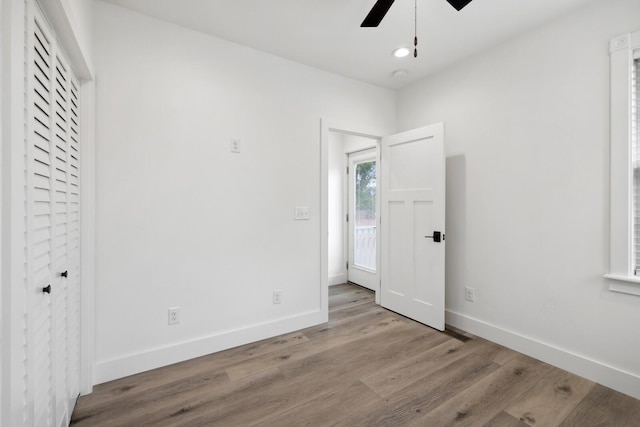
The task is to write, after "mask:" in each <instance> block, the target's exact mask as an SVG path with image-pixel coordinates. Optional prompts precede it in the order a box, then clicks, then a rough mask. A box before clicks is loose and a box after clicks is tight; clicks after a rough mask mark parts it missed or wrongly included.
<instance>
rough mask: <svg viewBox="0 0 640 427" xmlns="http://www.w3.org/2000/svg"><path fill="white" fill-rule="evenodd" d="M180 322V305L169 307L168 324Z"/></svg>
mask: <svg viewBox="0 0 640 427" xmlns="http://www.w3.org/2000/svg"><path fill="white" fill-rule="evenodd" d="M176 323H180V307H171V308H170V309H169V324H170V325H175V324H176Z"/></svg>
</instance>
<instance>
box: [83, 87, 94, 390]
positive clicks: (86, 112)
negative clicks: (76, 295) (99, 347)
mask: <svg viewBox="0 0 640 427" xmlns="http://www.w3.org/2000/svg"><path fill="white" fill-rule="evenodd" d="M80 114H81V116H80V141H81V147H80V201H81V204H80V286H81V294H80V298H81V300H80V394H81V395H85V394H88V393H91V392H92V391H93V384H94V382H93V373H94V370H95V363H94V360H95V355H94V347H95V312H96V310H95V305H96V304H95V206H96V199H95V193H96V192H95V170H96V168H95V81H93V80H91V81H85V82H83V83H82V84H81V87H80Z"/></svg>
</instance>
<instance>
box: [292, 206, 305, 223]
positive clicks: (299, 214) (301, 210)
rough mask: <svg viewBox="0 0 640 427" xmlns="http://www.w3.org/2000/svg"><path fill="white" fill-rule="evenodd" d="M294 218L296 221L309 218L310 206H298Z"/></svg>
mask: <svg viewBox="0 0 640 427" xmlns="http://www.w3.org/2000/svg"><path fill="white" fill-rule="evenodd" d="M293 219H295V220H296V221H300V220H308V219H309V206H296V209H295V211H294V214H293Z"/></svg>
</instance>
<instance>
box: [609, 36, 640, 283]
mask: <svg viewBox="0 0 640 427" xmlns="http://www.w3.org/2000/svg"><path fill="white" fill-rule="evenodd" d="M638 47H640V32H636V33H633V34H631V33H628V34H623V35H620V36H618V37H614V38H613V39H611V41H610V42H609V53H610V66H611V71H610V73H611V77H610V78H611V106H610V123H611V129H610V132H611V134H610V138H611V141H610V144H611V145H610V162H611V163H610V174H611V176H610V185H611V189H610V221H611V222H610V233H611V234H610V248H609V250H610V254H609V263H610V265H609V272H608V273H607V274H605V275H604V277H605V278H608V279H613V280H617V281H621V280H624V281H627V282H629V283H635V281H634V280H629V278H631V277H633V276H634V274H633V268H634V266H633V260H632V257H633V248H632V244H633V238H632V237H633V236H632V234H633V225H632V221H633V212H632V207H633V199H632V189H633V182H632V180H633V164H632V153H631V138H632V135H631V120H632V118H631V81H632V80H631V79H632V74H631V73H632V67H631V63H632V61H633V59H632V56H633V49H637V48H638ZM635 286H636V285H635V284H629V285H626V286H620V284H610V286H609V288H610V290H612V291H616V292H625V293H631V294H634V295H638V293H637V292H638V291H637V290H635V289H634V287H635ZM628 290H631V292H627V291H628Z"/></svg>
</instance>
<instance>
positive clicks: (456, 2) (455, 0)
mask: <svg viewBox="0 0 640 427" xmlns="http://www.w3.org/2000/svg"><path fill="white" fill-rule="evenodd" d="M447 1H448V2H449V4H450V5H451V6H453V7H454V8H455V9H456V10H457V11H460V10H462V8H463V7H465V6H466V5H468V4H469V3H471V0H447Z"/></svg>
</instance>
